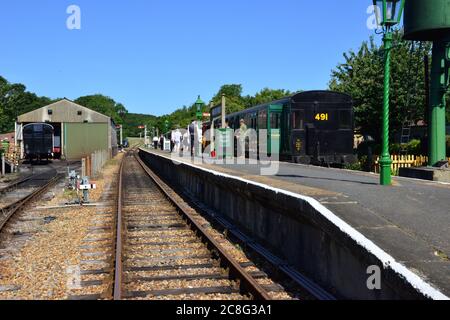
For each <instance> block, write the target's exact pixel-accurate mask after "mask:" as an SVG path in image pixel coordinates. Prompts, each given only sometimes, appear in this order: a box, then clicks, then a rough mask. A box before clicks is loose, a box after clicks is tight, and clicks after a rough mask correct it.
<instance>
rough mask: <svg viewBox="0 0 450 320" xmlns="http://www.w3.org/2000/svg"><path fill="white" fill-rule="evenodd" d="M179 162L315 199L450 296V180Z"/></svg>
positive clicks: (286, 166)
mask: <svg viewBox="0 0 450 320" xmlns="http://www.w3.org/2000/svg"><path fill="white" fill-rule="evenodd" d="M148 151H149V152H152V153H157V154H160V155H164V156H166V157H170V154H169V153H165V152H161V151H157V150H148ZM177 161H181V162H187V163H191V164H194V165H196V166H199V167H203V168H205V169H209V170H215V171H218V172H221V173H225V174H228V175H232V176H235V177H239V178H243V179H246V180H251V181H254V182H257V183H262V184H265V185H269V186H271V187H274V188H277V189H282V190H286V191H290V192H294V193H297V194H300V195H303V196H309V197H312V198H314V199H316V200H317V201H319V202H320V203H321V204H322V205H323V206H325V207H326V208H328V209H329V210H330V211H332V212H333V213H334V214H335V215H336V216H338V217H339V218H341V219H342V220H343V221H345V222H346V223H347V224H349V225H350V226H351V227H353V228H354V229H356V230H357V231H359V232H360V233H361V234H363V235H364V236H365V237H366V238H368V239H369V240H371V241H372V242H373V243H375V244H376V245H377V246H378V247H380V248H381V249H382V250H384V251H385V252H386V253H388V254H389V255H391V256H392V257H393V258H395V259H396V260H397V261H398V262H399V263H401V264H402V265H404V266H405V267H407V268H408V269H409V270H410V271H412V272H413V273H415V274H416V275H418V276H419V277H420V278H422V279H423V280H424V281H426V282H428V283H430V284H431V285H432V286H433V287H435V288H436V289H438V290H440V291H441V292H442V293H443V294H445V295H446V296H450V259H449V257H450V184H446V183H438V182H431V181H422V180H415V179H410V178H402V177H394V178H393V186H390V187H383V186H380V185H379V176H378V175H376V174H370V173H364V172H355V171H349V170H341V169H331V168H322V167H315V166H307V165H299V164H293V163H284V162H279V163H277V164H278V165H279V170H278V173H277V174H275V175H273V176H261V174H260V172H261V166H260V165H252V164H245V165H242V164H240V165H238V164H229V165H225V164H220V165H219V164H206V163H199V161H198V160H197V161H195V162H194V160H193V159H190V158H177Z"/></svg>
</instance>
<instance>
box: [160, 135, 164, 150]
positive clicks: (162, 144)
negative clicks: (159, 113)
mask: <svg viewBox="0 0 450 320" xmlns="http://www.w3.org/2000/svg"><path fill="white" fill-rule="evenodd" d="M159 147H160V148H161V151H164V135H161V138H159Z"/></svg>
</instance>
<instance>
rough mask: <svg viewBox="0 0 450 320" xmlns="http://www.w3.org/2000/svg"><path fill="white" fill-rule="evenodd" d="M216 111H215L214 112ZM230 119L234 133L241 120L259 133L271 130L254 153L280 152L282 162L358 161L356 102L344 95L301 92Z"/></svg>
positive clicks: (341, 162)
mask: <svg viewBox="0 0 450 320" xmlns="http://www.w3.org/2000/svg"><path fill="white" fill-rule="evenodd" d="M216 111H217V108H213V110H211V113H212V114H215V113H217V112H216ZM226 119H227V121H228V124H229V126H230V128H232V129H234V130H238V129H239V127H240V120H241V119H243V120H244V121H245V124H246V125H247V127H248V128H249V129H254V130H256V132H259V130H261V129H266V130H267V139H258V150H249V151H250V153H252V152H258V154H267V155H269V156H273V155H274V154H276V153H278V154H279V157H280V159H281V160H286V161H292V162H297V163H303V164H322V165H323V164H329V165H344V164H348V163H353V162H355V161H356V156H355V155H354V153H353V143H354V112H353V100H352V98H351V97H350V96H349V95H346V94H343V93H338V92H331V91H306V92H301V93H298V94H295V95H293V96H291V97H286V98H284V99H281V100H277V101H273V102H270V103H267V104H263V105H259V106H256V107H253V108H250V109H246V110H243V111H240V112H237V113H233V114H230V115H228V116H227V117H226ZM247 148H248V149H251V147H249V146H248V145H247Z"/></svg>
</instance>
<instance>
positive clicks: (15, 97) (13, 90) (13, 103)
mask: <svg viewBox="0 0 450 320" xmlns="http://www.w3.org/2000/svg"><path fill="white" fill-rule="evenodd" d="M51 102H52V100H51V99H49V98H47V97H38V96H37V95H36V94H34V93H31V92H28V91H26V87H25V86H24V85H23V84H11V83H9V82H8V81H7V80H6V79H5V78H3V77H0V132H10V131H13V130H14V122H15V121H16V119H17V117H18V116H19V115H21V114H24V113H27V112H30V111H33V110H35V109H38V108H41V107H43V106H45V105H48V104H50V103H51Z"/></svg>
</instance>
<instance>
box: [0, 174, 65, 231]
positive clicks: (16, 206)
mask: <svg viewBox="0 0 450 320" xmlns="http://www.w3.org/2000/svg"><path fill="white" fill-rule="evenodd" d="M62 176H63V175H62V174H56V175H55V176H54V177H53V178H51V179H50V180H49V181H48V182H47V183H46V184H45V185H44V186H42V187H40V188H39V189H38V190H36V191H34V192H33V193H31V194H29V195H28V196H26V197H24V198H22V199H20V200H18V201H16V202H14V203H12V204H10V205H8V206H6V207H4V208H2V209H1V210H0V219H1V220H0V231H1V230H2V229H3V227H4V226H5V225H6V224H7V223H8V221H9V220H10V219H11V217H12V216H13V215H14V214H16V213H17V212H18V211H20V210H21V209H23V208H24V207H25V206H26V205H28V204H29V203H31V202H32V201H33V200H35V199H36V198H38V197H39V196H41V195H42V194H43V193H44V192H46V191H47V190H48V188H50V187H52V186H53V185H54V184H56V182H58V181H59V180H60V179H61V177H62Z"/></svg>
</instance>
